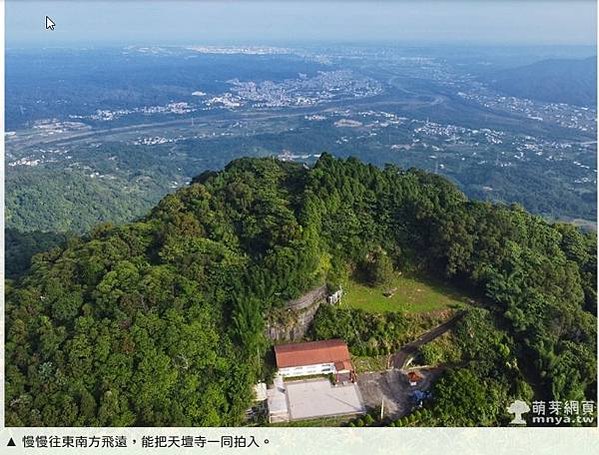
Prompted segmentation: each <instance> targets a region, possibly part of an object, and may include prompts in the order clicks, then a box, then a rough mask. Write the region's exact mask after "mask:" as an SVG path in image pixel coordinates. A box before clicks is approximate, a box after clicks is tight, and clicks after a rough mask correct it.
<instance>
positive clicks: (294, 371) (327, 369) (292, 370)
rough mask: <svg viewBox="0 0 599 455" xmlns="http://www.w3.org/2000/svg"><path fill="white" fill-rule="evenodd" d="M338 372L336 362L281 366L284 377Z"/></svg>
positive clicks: (281, 373)
mask: <svg viewBox="0 0 599 455" xmlns="http://www.w3.org/2000/svg"><path fill="white" fill-rule="evenodd" d="M329 373H336V370H335V364H334V363H318V364H315V365H301V366H298V367H287V368H280V369H279V374H280V375H281V376H283V377H290V376H310V375H313V374H329Z"/></svg>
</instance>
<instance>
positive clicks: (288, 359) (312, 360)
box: [275, 340, 351, 369]
mask: <svg viewBox="0 0 599 455" xmlns="http://www.w3.org/2000/svg"><path fill="white" fill-rule="evenodd" d="M275 357H276V359H277V366H278V367H279V368H286V367H297V366H302V365H314V364H318V363H337V362H341V363H343V365H344V366H347V365H349V367H350V368H346V369H351V362H350V357H349V350H348V349H347V344H345V342H344V341H343V340H325V341H310V342H307V343H293V344H281V345H278V346H275Z"/></svg>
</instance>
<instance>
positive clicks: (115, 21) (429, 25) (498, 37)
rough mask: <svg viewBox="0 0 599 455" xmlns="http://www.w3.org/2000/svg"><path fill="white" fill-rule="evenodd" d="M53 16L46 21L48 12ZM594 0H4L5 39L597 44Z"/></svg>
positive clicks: (22, 42)
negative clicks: (48, 25) (52, 25)
mask: <svg viewBox="0 0 599 455" xmlns="http://www.w3.org/2000/svg"><path fill="white" fill-rule="evenodd" d="M46 15H48V16H49V17H50V18H51V19H52V20H53V21H54V22H55V23H56V27H55V30H54V31H47V30H45V16H46ZM596 28H597V10H596V2H595V1H594V0H581V1H574V0H562V1H560V0H553V1H543V0H528V1H526V0H520V1H511V0H469V1H468V0H466V1H464V0H437V1H428V0H420V1H411V0H405V1H402V0H397V1H392V0H387V1H368V2H366V1H356V0H354V1H344V2H342V1H326V0H325V1H301V2H300V1H286V0H279V1H276V2H275V1H252V0H245V1H244V0H238V1H228V0H221V1H218V2H217V1H201V0H197V1H178V0H149V1H148V0H138V1H135V0H120V1H99V0H95V1H94V0H91V1H90V0H87V1H75V0H71V1H53V0H44V1H29V0H6V45H7V47H9V48H10V47H23V46H36V47H37V46H44V47H52V46H73V47H76V46H89V45H104V44H106V45H113V44H147V45H150V44H202V43H205V44H216V43H222V44H233V43H248V44H274V43H279V42H290V43H291V42H327V41H330V42H376V41H386V42H389V41H390V42H398V43H399V42H405V43H414V42H417V43H426V44H430V43H444V44H452V43H455V44H483V45H484V44H493V45H497V44H499V45H501V44H509V45H511V44H520V45H590V44H592V45H594V44H595V42H596Z"/></svg>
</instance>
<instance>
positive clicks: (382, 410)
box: [380, 397, 385, 421]
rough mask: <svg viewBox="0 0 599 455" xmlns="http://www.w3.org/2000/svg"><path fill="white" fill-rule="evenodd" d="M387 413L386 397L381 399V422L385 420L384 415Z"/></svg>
mask: <svg viewBox="0 0 599 455" xmlns="http://www.w3.org/2000/svg"><path fill="white" fill-rule="evenodd" d="M384 413H385V397H381V417H380V420H381V421H382V420H383V414H384Z"/></svg>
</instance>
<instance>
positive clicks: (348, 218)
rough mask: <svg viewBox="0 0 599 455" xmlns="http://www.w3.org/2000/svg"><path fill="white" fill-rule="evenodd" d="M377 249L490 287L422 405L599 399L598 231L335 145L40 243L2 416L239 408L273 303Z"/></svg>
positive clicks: (17, 289) (262, 351)
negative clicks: (309, 158)
mask: <svg viewBox="0 0 599 455" xmlns="http://www.w3.org/2000/svg"><path fill="white" fill-rule="evenodd" d="M377 257H379V258H382V257H388V258H389V259H390V260H391V263H392V267H394V268H395V269H396V270H401V271H410V273H426V274H431V275H435V276H437V277H439V278H443V279H444V280H446V281H448V282H452V283H453V284H454V285H456V286H461V287H465V288H468V289H470V290H471V291H472V292H476V293H478V294H480V295H482V296H484V301H485V302H486V305H485V308H474V307H473V308H472V309H471V310H469V311H468V312H467V314H466V316H465V317H464V318H463V319H462V321H460V324H459V325H458V327H456V339H457V340H458V343H459V347H460V351H461V355H462V359H463V363H462V365H461V366H460V367H459V368H455V369H453V370H450V371H449V372H448V373H446V374H445V375H444V376H443V377H442V378H441V379H440V380H439V381H438V383H437V385H436V391H435V400H434V403H433V408H432V410H430V413H429V414H427V415H430V419H429V421H428V422H427V423H429V424H440V425H497V424H501V423H503V414H504V412H503V409H504V407H505V406H504V403H507V402H508V400H510V399H512V398H514V397H519V398H523V399H530V398H531V397H532V396H533V395H534V396H535V397H543V398H545V399H556V400H567V399H568V400H580V399H584V398H585V397H586V398H587V399H594V397H595V389H596V323H597V319H596V309H597V306H596V289H595V282H596V236H595V235H594V234H589V233H583V232H581V231H580V230H578V229H576V228H574V227H572V226H570V225H564V224H549V223H548V222H546V221H545V220H543V219H542V218H540V217H537V216H533V215H531V214H529V213H527V212H526V211H525V210H523V209H522V208H521V207H519V206H510V207H508V206H503V205H493V204H490V203H483V202H474V201H469V200H468V199H467V198H466V197H465V196H464V195H463V193H461V192H460V191H459V190H457V188H456V187H455V186H454V185H453V184H451V183H450V182H449V181H447V180H446V179H444V178H442V177H440V176H438V175H434V174H429V173H426V172H423V171H419V170H413V169H410V170H402V169H399V168H398V167H395V166H386V167H385V168H384V169H380V168H377V167H375V166H372V165H365V164H362V163H361V162H359V161H358V160H356V159H353V158H349V159H347V160H339V159H335V158H333V157H332V156H330V155H328V154H324V155H322V157H321V158H320V159H319V160H318V162H317V163H316V164H315V165H314V166H313V167H311V168H308V167H306V166H302V165H300V164H295V163H284V162H280V161H277V160H274V159H270V158H267V159H250V158H244V159H239V160H236V161H233V162H231V163H230V164H229V165H228V166H226V168H225V169H224V170H223V171H221V172H205V173H204V174H202V175H200V176H198V177H196V178H195V179H194V180H193V181H192V183H191V184H190V185H189V186H187V187H185V188H183V189H181V190H179V191H177V192H176V193H175V194H171V195H168V196H166V197H165V198H164V199H162V201H160V202H159V203H158V205H157V206H156V207H155V208H154V209H153V210H152V211H151V212H150V213H149V214H148V215H147V216H146V217H144V218H142V219H140V220H139V221H137V222H134V223H129V224H124V225H120V226H113V225H109V224H105V225H101V226H98V227H96V228H95V229H94V230H93V231H92V232H91V233H90V234H88V235H86V236H84V237H80V238H69V239H67V240H66V244H65V245H63V246H61V247H58V248H54V249H52V250H50V251H49V252H46V253H41V254H39V255H37V256H35V257H34V259H33V263H32V267H31V269H30V271H29V272H28V273H27V275H25V276H24V277H22V278H19V279H17V280H16V281H14V282H13V283H11V286H10V287H9V288H8V291H7V300H6V318H7V337H6V420H7V424H8V425H11V426H15V425H16V426H20V425H50V426H54V425H56V426H60V425H66V426H71V425H176V426H187V425H235V424H240V423H242V419H243V415H244V411H245V409H246V408H247V407H248V406H249V405H250V402H251V395H252V392H251V386H252V384H253V383H254V382H255V381H256V380H258V379H260V378H262V377H263V376H264V374H265V362H264V360H263V359H264V358H265V355H266V353H267V352H268V349H269V343H268V341H267V340H266V338H265V336H264V326H263V324H264V322H263V321H264V320H265V316H267V315H268V314H269V312H271V311H272V310H274V309H276V308H278V307H280V306H281V305H282V303H283V302H284V301H285V300H287V299H291V298H295V297H297V296H299V295H300V294H302V293H303V292H304V291H306V290H308V289H310V288H311V287H313V286H315V285H317V284H322V283H325V282H326V283H329V284H330V285H331V286H336V285H337V284H338V283H340V282H343V280H345V279H346V278H347V276H348V275H350V274H352V273H354V272H355V271H356V270H358V269H359V268H360V267H362V265H363V264H364V261H365V260H366V258H377ZM375 262H377V261H375ZM384 262H386V259H385V260H384ZM388 267H389V264H384V263H381V264H380V270H376V269H374V270H372V273H371V274H370V277H371V279H372V280H375V281H376V280H378V279H379V277H383V279H384V275H385V269H387V268H388ZM351 311H354V313H351ZM402 324H403V321H402V318H401V315H397V316H391V315H390V316H387V317H386V318H383V319H381V318H376V317H373V316H371V315H366V314H362V313H360V312H359V311H356V310H342V309H335V308H332V307H323V308H322V310H321V312H320V313H319V314H318V315H317V318H316V320H315V327H314V334H315V336H316V337H329V336H344V337H347V338H348V342H349V343H350V348H352V350H354V351H359V352H364V351H368V350H369V349H371V350H372V349H375V350H378V351H380V350H381V349H392V348H395V347H396V345H395V344H394V338H395V337H396V336H397V337H399V336H401V329H402V326H403V325H402ZM350 329H351V330H350ZM373 337H374V338H375V341H376V343H374V344H373V343H371V342H370V339H371V338H373ZM379 337H380V338H384V337H387V340H386V341H383V340H378V341H377V340H376V338H379Z"/></svg>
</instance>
